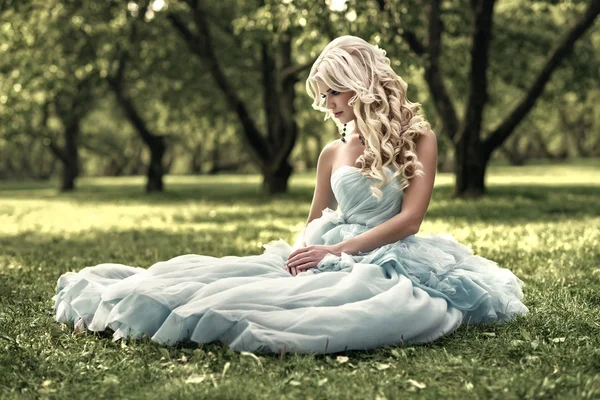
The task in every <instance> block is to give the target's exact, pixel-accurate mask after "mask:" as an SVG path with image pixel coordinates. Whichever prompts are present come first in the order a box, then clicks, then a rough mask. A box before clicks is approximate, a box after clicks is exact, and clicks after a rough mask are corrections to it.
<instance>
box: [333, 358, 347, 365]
mask: <svg viewBox="0 0 600 400" xmlns="http://www.w3.org/2000/svg"><path fill="white" fill-rule="evenodd" d="M348 360H349V358H348V357H346V356H337V357H336V358H335V361H336V362H337V363H339V364H343V363H346V362H348Z"/></svg>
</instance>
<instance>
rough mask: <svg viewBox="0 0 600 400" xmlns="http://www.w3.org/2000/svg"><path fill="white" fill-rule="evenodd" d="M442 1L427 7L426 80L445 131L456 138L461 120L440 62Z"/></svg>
mask: <svg viewBox="0 0 600 400" xmlns="http://www.w3.org/2000/svg"><path fill="white" fill-rule="evenodd" d="M440 3H441V1H439V0H431V1H430V2H429V4H428V5H427V7H426V13H427V17H428V21H429V25H428V27H427V45H426V46H424V48H425V49H427V55H428V61H429V65H427V64H426V65H425V80H426V81H427V84H428V86H429V91H430V92H431V94H432V99H433V102H434V106H435V108H436V110H437V112H438V114H439V115H440V117H441V118H442V121H443V129H444V132H445V134H446V135H448V137H449V138H450V139H454V135H455V134H456V132H457V131H458V128H459V121H458V116H457V115H456V109H455V108H454V104H453V102H452V99H451V98H450V95H449V94H448V90H447V89H446V85H445V84H444V79H443V76H442V72H441V69H440V64H439V58H440V53H441V47H442V37H441V36H442V29H441V27H442V21H441V16H440V14H441V11H440Z"/></svg>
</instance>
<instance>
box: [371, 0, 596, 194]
mask: <svg viewBox="0 0 600 400" xmlns="http://www.w3.org/2000/svg"><path fill="white" fill-rule="evenodd" d="M495 3H496V1H495V0H471V1H470V6H471V13H472V20H473V24H472V32H471V48H470V60H469V63H470V64H469V73H468V82H469V86H468V99H467V102H466V104H465V109H464V116H463V119H462V120H460V119H459V117H458V115H457V112H456V108H455V105H454V102H453V100H452V99H451V97H450V95H449V92H448V89H447V86H446V82H445V79H444V77H443V75H442V72H441V67H440V54H441V48H442V32H443V24H442V18H441V16H442V8H441V5H442V1H438V0H431V1H428V2H426V4H425V15H426V18H427V22H428V24H427V32H426V38H425V42H422V41H421V40H420V39H419V38H418V35H417V34H416V33H415V31H413V30H410V29H406V27H405V26H403V27H400V26H398V25H397V24H394V25H393V28H394V29H393V30H394V32H397V33H398V34H399V35H401V37H402V38H403V39H404V40H405V41H406V43H407V44H408V45H409V47H410V48H411V50H412V51H413V52H414V53H415V54H416V55H418V56H420V57H422V58H423V59H424V67H425V74H424V76H425V80H426V82H427V85H428V88H429V90H430V92H431V94H432V99H433V101H434V104H435V107H436V110H437V113H438V115H439V116H440V118H441V119H442V121H443V124H444V126H443V131H442V133H443V134H445V135H447V136H448V137H449V138H450V139H451V140H452V142H453V144H454V148H455V174H456V186H455V195H457V196H462V197H477V196H480V195H482V194H483V193H484V192H485V173H486V168H487V165H488V162H489V160H490V157H491V155H492V153H493V152H494V151H495V150H496V149H498V148H499V147H500V146H501V145H502V144H503V143H504V142H505V141H506V139H507V138H508V137H509V136H510V135H511V134H512V132H513V131H514V129H515V128H516V127H517V125H518V124H519V123H520V122H521V121H522V120H523V119H524V118H525V116H526V115H527V113H528V112H529V111H530V110H531V109H532V107H533V106H534V105H535V102H536V100H537V99H538V97H539V96H540V95H541V94H542V92H543V90H544V87H545V86H546V84H547V83H548V81H549V80H550V77H551V75H552V73H553V72H554V71H555V70H556V69H557V68H558V67H559V65H560V64H561V61H562V60H563V59H564V58H565V57H567V56H568V55H569V53H570V52H571V50H572V49H573V46H574V44H575V42H576V41H577V40H578V39H579V38H581V37H582V36H583V35H584V33H585V32H586V31H587V30H588V29H589V28H590V27H591V26H592V25H593V23H594V20H595V19H596V17H597V16H598V14H599V13H600V0H590V1H589V2H588V6H587V9H586V10H585V11H584V12H583V13H582V14H581V16H580V17H579V18H578V20H577V21H575V23H574V24H573V25H572V26H571V27H570V29H568V30H567V31H566V32H565V33H564V34H563V36H562V37H561V39H560V40H559V41H558V43H557V44H556V45H555V47H554V49H553V50H552V51H551V52H550V54H549V56H548V58H547V60H546V62H545V63H544V65H543V67H542V68H541V70H540V71H539V73H538V75H537V77H535V79H534V80H533V83H532V84H531V85H530V86H529V89H528V90H527V92H526V93H525V95H524V96H523V98H522V99H521V101H519V102H518V104H517V105H516V106H514V108H513V109H512V110H511V111H510V112H509V113H508V115H507V116H506V117H505V118H504V120H503V121H502V122H500V123H499V124H498V125H497V127H496V128H494V129H492V131H491V132H490V134H489V135H487V137H486V138H485V139H483V138H482V127H483V118H484V109H485V106H486V104H487V103H488V101H489V94H488V88H487V86H488V77H487V71H488V66H489V50H490V42H491V40H492V28H493V19H494V6H495ZM377 4H378V6H379V8H380V10H381V11H385V12H386V13H387V14H388V16H390V17H389V20H390V21H392V23H393V21H397V18H396V17H395V13H396V12H397V10H395V6H394V5H392V4H391V3H389V4H388V2H386V0H377Z"/></svg>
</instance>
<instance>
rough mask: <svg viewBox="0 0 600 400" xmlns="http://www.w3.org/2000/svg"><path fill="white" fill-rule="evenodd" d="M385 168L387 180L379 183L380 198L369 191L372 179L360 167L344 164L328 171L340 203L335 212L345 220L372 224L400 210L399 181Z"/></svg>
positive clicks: (390, 170)
mask: <svg viewBox="0 0 600 400" xmlns="http://www.w3.org/2000/svg"><path fill="white" fill-rule="evenodd" d="M384 172H385V173H386V174H387V178H388V181H387V182H386V183H385V184H384V185H383V186H382V187H381V191H382V192H383V193H382V196H381V199H377V198H376V197H375V196H374V195H373V194H372V193H371V186H372V185H373V184H374V183H375V182H376V181H375V179H372V178H370V177H367V176H364V175H363V174H362V173H361V170H360V168H357V167H354V166H351V165H344V166H342V167H339V168H337V169H336V170H335V171H334V172H333V173H332V174H331V188H332V190H333V193H334V195H335V198H336V200H337V202H338V205H339V208H338V212H339V213H340V214H341V216H342V217H343V218H344V220H345V222H346V223H349V224H361V225H365V226H366V227H368V228H372V227H374V226H376V225H379V224H380V223H382V222H384V221H386V220H388V219H390V218H392V217H393V216H394V215H396V214H398V213H399V212H400V210H401V207H402V192H400V191H399V190H398V189H399V186H400V184H399V183H398V180H397V179H396V178H392V175H393V172H392V168H391V166H388V167H386V168H384Z"/></svg>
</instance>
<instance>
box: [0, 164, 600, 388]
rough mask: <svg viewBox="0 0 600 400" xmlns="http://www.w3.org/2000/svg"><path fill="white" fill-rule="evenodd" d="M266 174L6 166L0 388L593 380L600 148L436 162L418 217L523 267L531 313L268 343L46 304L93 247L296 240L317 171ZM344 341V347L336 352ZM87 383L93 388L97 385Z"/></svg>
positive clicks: (249, 247)
mask: <svg viewBox="0 0 600 400" xmlns="http://www.w3.org/2000/svg"><path fill="white" fill-rule="evenodd" d="M259 181H260V179H259V177H258V176H250V177H245V176H233V175H227V176H219V177H168V178H167V179H166V187H167V189H168V192H167V193H164V194H153V195H150V196H148V195H146V194H144V193H143V192H142V188H143V178H141V177H140V178H137V177H136V178H120V179H109V178H96V179H82V180H80V181H79V182H78V186H79V190H78V191H77V192H76V193H73V194H59V193H57V192H56V190H55V189H54V188H55V187H56V185H57V184H56V183H55V182H51V183H20V184H17V183H0V346H1V347H0V349H1V351H0V398H34V397H36V398H37V397H40V396H41V397H51V398H53V397H56V398H71V399H76V398H84V396H85V397H88V396H90V395H91V396H93V397H111V398H117V397H118V398H125V397H126V398H148V397H151V398H161V399H162V398H241V399H245V398H269V399H272V398H334V399H337V398H339V399H346V398H350V397H352V398H360V399H384V398H387V399H395V398H402V397H405V396H415V397H418V398H431V399H440V398H461V399H468V398H482V399H487V398H502V399H504V398H600V375H599V374H598V373H599V371H600V161H598V160H596V161H594V160H587V161H584V162H582V161H579V162H577V163H571V164H561V165H536V166H526V167H520V168H515V167H508V166H495V167H492V168H491V170H490V172H489V177H488V185H489V194H488V195H487V196H486V197H485V198H483V199H480V200H457V199H451V198H450V193H451V189H452V176H451V175H448V174H440V175H438V179H437V181H436V189H435V192H434V198H433V200H432V202H431V206H430V209H429V212H428V214H427V217H426V220H425V222H424V224H423V225H422V229H421V233H428V232H447V233H451V234H452V235H454V236H455V237H456V238H457V239H458V240H459V241H461V242H463V243H465V244H467V245H470V246H472V247H473V248H474V250H475V252H476V253H477V254H479V255H481V256H484V257H487V258H491V259H493V260H495V261H497V262H498V263H499V264H500V265H501V266H504V267H507V268H510V269H511V270H512V271H513V272H515V273H516V274H517V275H518V276H519V277H520V278H521V279H523V280H524V281H525V283H526V286H525V287H524V292H525V296H526V298H525V303H526V305H527V306H528V307H529V308H530V313H529V314H528V315H527V316H525V317H521V318H518V319H517V320H515V321H513V322H511V323H508V324H504V325H492V326H463V327H461V328H460V329H459V330H458V331H457V332H456V333H454V334H452V335H450V336H449V337H447V338H445V339H443V340H440V341H437V342H435V343H432V344H428V345H421V346H414V347H404V348H402V347H397V348H383V349H378V350H375V351H362V352H358V351H355V352H347V353H345V354H335V355H328V356H323V355H312V356H305V355H292V354H287V355H284V356H260V357H259V358H258V359H256V358H254V357H252V356H250V355H245V354H240V353H236V352H233V351H231V350H228V349H226V348H225V347H224V346H221V345H218V344H211V345H204V346H201V347H193V346H190V345H188V346H187V347H183V346H180V348H175V349H167V348H163V347H160V346H158V345H156V344H155V343H152V342H150V343H149V342H134V343H127V344H126V343H121V342H119V343H113V342H112V341H111V339H110V337H109V336H107V335H98V334H96V335H94V334H91V333H84V334H73V333H72V327H69V326H64V325H60V324H58V323H56V322H54V314H53V310H52V301H51V297H52V296H53V295H54V289H55V284H56V280H57V279H58V277H59V276H60V274H62V273H64V272H66V271H70V270H73V271H76V270H79V269H81V268H83V267H85V266H88V265H94V264H98V263H100V262H119V263H125V264H129V265H134V266H143V267H147V266H150V265H151V264H153V263H154V262H156V261H159V260H165V259H168V258H170V257H173V256H176V255H180V254H185V253H197V254H207V255H214V256H225V255H250V254H259V253H262V248H261V244H262V243H266V242H268V241H270V240H273V239H278V238H280V237H281V238H283V239H285V240H287V241H288V242H292V241H293V239H294V238H295V235H296V234H297V233H298V232H299V231H300V229H301V228H302V225H303V223H304V221H305V220H306V217H307V215H308V211H309V206H310V201H311V198H312V193H313V184H314V177H313V176H312V175H310V174H299V175H296V176H294V178H293V179H292V182H291V190H290V193H289V194H286V195H283V196H279V197H277V198H276V199H271V200H268V199H264V198H262V197H261V196H260V195H258V184H259ZM344 357H348V359H346V358H344ZM93 397H92V398H93Z"/></svg>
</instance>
